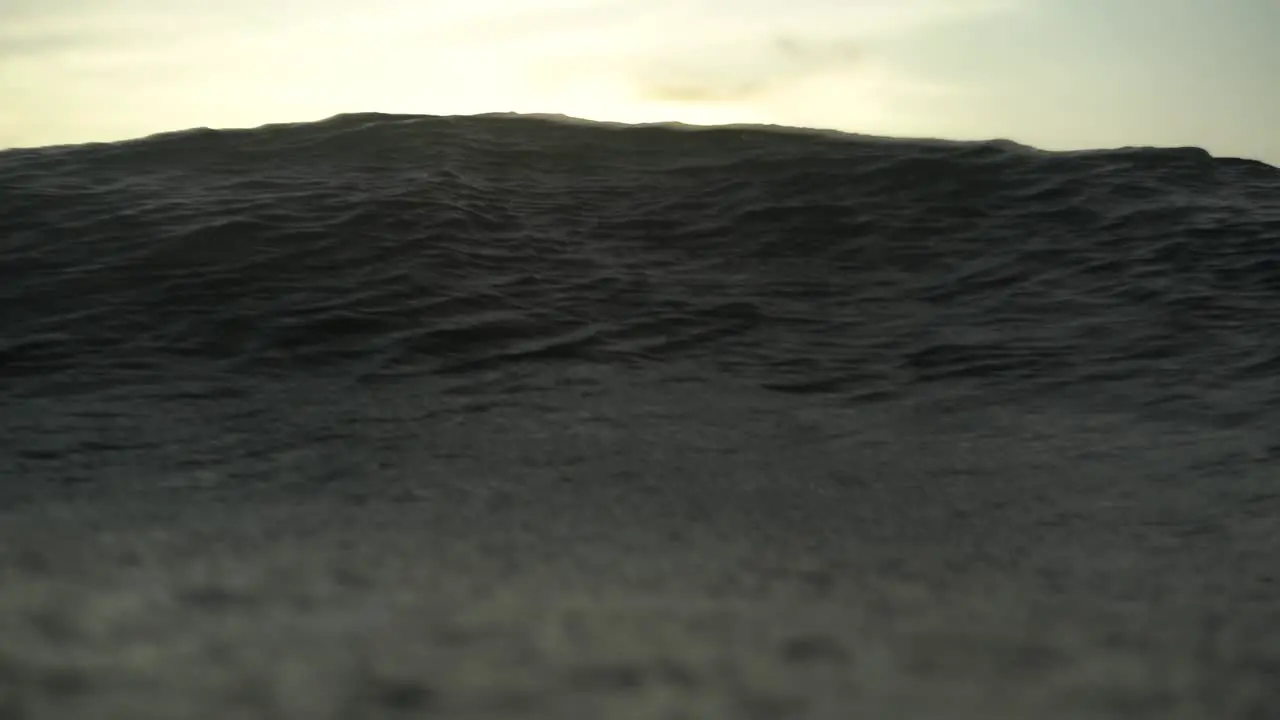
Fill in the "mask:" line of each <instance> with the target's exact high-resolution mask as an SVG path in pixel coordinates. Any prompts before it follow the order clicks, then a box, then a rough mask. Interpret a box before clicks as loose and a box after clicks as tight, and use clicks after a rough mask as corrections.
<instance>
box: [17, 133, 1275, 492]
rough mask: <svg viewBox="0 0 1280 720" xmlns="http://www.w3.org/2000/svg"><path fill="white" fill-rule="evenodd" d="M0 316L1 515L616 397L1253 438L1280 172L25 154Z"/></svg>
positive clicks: (428, 147)
mask: <svg viewBox="0 0 1280 720" xmlns="http://www.w3.org/2000/svg"><path fill="white" fill-rule="evenodd" d="M0 308H2V310H0V313H2V315H0V323H2V327H3V335H2V336H0V367H3V383H4V388H5V394H6V396H7V397H8V398H9V401H8V404H9V406H10V412H8V413H6V415H5V416H6V418H7V419H6V421H5V428H4V430H5V432H4V435H5V440H4V442H5V444H6V445H7V446H8V452H7V453H6V455H7V456H8V457H9V458H10V460H11V462H12V463H14V465H13V466H11V469H12V472H11V473H10V479H9V480H7V482H9V483H13V482H15V480H13V479H12V478H15V477H16V478H26V479H30V478H36V477H42V476H45V474H46V473H45V472H44V470H47V469H48V468H50V467H53V466H56V467H59V468H63V469H62V470H59V472H61V473H63V474H66V473H67V472H68V471H66V470H65V467H64V466H65V465H66V463H68V462H72V461H71V460H69V458H72V457H75V458H79V460H76V461H74V463H73V464H75V465H76V466H77V467H78V466H80V465H81V464H86V467H87V469H86V470H84V471H83V472H80V475H84V476H85V479H90V478H92V477H93V476H94V475H95V474H101V473H102V472H105V470H104V469H103V468H104V466H103V465H102V464H101V463H100V462H99V461H98V460H96V459H93V458H94V454H93V452H92V451H93V450H94V449H95V448H98V449H111V448H117V449H118V448H121V447H142V446H145V445H147V442H146V441H144V440H143V439H140V438H144V437H153V436H155V435H156V434H157V433H161V434H162V435H163V438H162V439H161V440H155V441H154V442H155V444H157V445H164V446H166V447H169V448H170V450H169V452H170V453H173V454H177V455H182V454H183V453H187V455H185V456H184V457H185V459H184V460H183V461H182V464H188V465H190V464H195V465H199V463H200V460H199V458H200V457H202V456H201V455H200V452H197V451H196V450H194V449H192V448H194V446H193V445H191V443H192V442H194V440H192V439H191V438H190V437H188V436H191V437H194V435H192V433H195V435H199V437H202V438H204V440H203V441H202V442H203V445H202V447H205V450H203V451H201V452H204V453H206V454H210V455H212V456H216V457H218V458H219V459H220V461H222V462H225V461H226V460H227V458H228V457H229V456H235V455H236V454H237V453H238V452H243V454H244V455H245V456H246V457H248V456H251V455H252V454H253V451H251V450H250V449H245V448H246V447H249V448H252V447H256V446H255V445H254V442H253V441H254V440H255V438H256V439H257V441H258V444H262V443H263V442H265V441H262V440H261V438H262V437H263V433H262V431H260V430H246V429H245V428H246V427H247V426H246V425H245V424H244V422H243V421H242V420H237V419H236V418H238V417H240V418H243V417H245V416H246V415H245V414H246V413H247V414H249V415H252V414H253V413H254V412H257V415H255V417H257V418H258V422H259V424H260V425H261V426H264V427H265V426H267V425H271V424H270V423H267V421H266V420H263V419H262V418H263V417H265V416H264V415H263V413H268V414H270V413H271V412H276V413H281V412H283V409H284V408H288V409H289V412H288V413H286V415H287V417H288V418H289V420H288V424H289V425H290V426H293V427H298V428H300V427H303V426H306V428H308V429H306V430H296V431H295V432H293V434H292V435H291V436H290V437H291V439H290V440H289V442H288V443H284V444H285V445H290V444H292V445H306V444H307V443H308V442H309V440H308V438H312V439H315V440H316V441H317V442H318V441H319V440H320V439H323V438H326V437H327V438H330V439H333V438H336V437H340V436H341V435H342V433H343V432H344V431H341V430H335V429H334V427H338V426H340V427H345V428H347V430H346V431H345V432H353V431H352V430H351V429H350V428H353V427H355V426H356V425H359V426H360V427H361V428H363V429H362V430H361V432H362V433H363V434H364V437H365V439H366V442H369V443H372V444H374V445H377V443H378V434H379V432H383V430H379V429H378V428H379V427H380V426H378V425H377V424H376V420H375V419H376V418H377V417H383V416H384V415H386V413H388V412H391V411H390V410H388V408H389V407H391V406H392V405H395V404H396V403H409V405H410V406H411V408H410V409H406V406H404V405H403V404H402V405H397V407H398V408H399V409H397V410H395V411H394V414H395V417H396V418H397V421H396V422H395V423H393V425H395V427H397V428H404V427H405V426H406V424H408V425H412V424H413V423H415V422H417V420H418V419H421V417H422V413H427V412H434V413H436V414H438V415H439V416H442V417H451V418H452V419H453V421H456V420H457V418H458V417H460V416H461V415H464V414H466V413H472V412H480V411H486V410H492V409H495V408H497V409H502V408H512V407H519V406H521V403H525V402H526V401H525V400H524V399H523V398H530V397H533V395H531V393H533V394H536V393H539V392H541V393H543V395H540V396H539V397H541V398H543V399H541V400H537V401H529V402H532V403H533V404H532V405H531V406H530V407H533V408H535V409H540V411H541V412H551V407H552V406H555V407H561V408H570V409H572V408H577V407H580V403H581V402H582V398H583V397H586V396H588V395H589V394H590V393H589V391H588V390H586V389H585V388H590V387H599V386H600V385H601V383H602V382H603V381H602V380H601V378H609V380H608V382H610V383H613V386H618V383H623V384H626V383H628V382H630V380H628V379H633V380H634V379H638V378H645V379H646V380H645V382H650V380H652V382H653V383H656V384H655V385H654V386H653V387H658V386H661V387H666V388H672V390H671V392H672V393H673V395H672V397H679V398H688V397H702V402H703V403H712V404H714V402H715V398H717V397H719V398H723V397H725V393H726V392H729V391H726V390H724V389H723V386H725V385H726V384H728V385H729V386H731V387H737V388H742V389H744V390H745V389H747V388H751V389H752V390H751V392H757V391H758V392H759V393H760V395H759V397H762V398H763V397H766V396H768V395H776V396H778V397H782V396H793V397H794V396H804V397H803V398H801V400H800V401H798V402H801V403H802V404H803V405H804V406H807V407H810V408H814V409H815V410H814V411H815V412H816V411H817V409H818V408H822V407H832V408H836V407H839V408H844V409H846V410H847V409H848V408H851V407H853V408H856V407H860V406H870V405H871V404H883V403H892V402H898V401H906V402H916V403H923V404H926V405H928V404H933V403H936V404H937V406H938V407H942V406H944V405H945V406H946V407H974V408H980V407H990V406H992V405H999V406H1017V407H1030V406H1037V407H1039V406H1043V405H1044V404H1045V403H1050V404H1053V403H1058V404H1063V403H1066V404H1069V405H1070V406H1072V407H1079V408H1084V409H1085V410H1087V411H1088V412H1102V413H1127V414H1131V415H1133V416H1135V417H1146V418H1153V419H1170V418H1174V419H1179V418H1180V419H1184V420H1191V421H1194V422H1196V423H1203V424H1206V426H1209V427H1216V428H1233V427H1239V428H1249V429H1251V431H1256V430H1257V429H1258V428H1259V427H1261V426H1262V425H1264V424H1266V423H1274V422H1275V417H1276V415H1277V414H1278V413H1277V411H1278V410H1280V380H1277V377H1278V376H1280V331H1278V330H1277V328H1280V170H1277V169H1276V168H1273V167H1270V166H1267V165H1264V164H1262V163H1258V162H1253V161H1248V160H1242V159H1230V158H1214V157H1211V156H1210V155H1208V154H1207V153H1205V152H1204V151H1202V150H1199V149H1196V148H1171V149H1151V148H1130V149H1120V150H1105V151H1091V152H1070V153H1051V152H1043V151H1039V150H1036V149H1033V148H1028V147H1023V146H1020V145H1017V144H1015V143H1012V142H1006V141H995V142H984V143H958V142H942V141H918V140H892V139H883V138H872V137H863V136H856V135H842V134H835V133H817V132H799V131H787V130H783V129H776V128H775V129H770V128H748V127H729V128H716V129H689V128H681V127H674V126H615V125H605V124H589V123H582V122H568V121H566V120H565V119H557V118H550V117H530V116H502V115H492V116H476V117H462V118H457V117H455V118H442V117H419V116H392V115H378V114H361V115H343V116H338V117H335V118H331V119H329V120H325V121H322V122H315V123H305V124H296V125H277V126H266V127H263V128H258V129H253V130H232V131H212V130H190V131H184V132H177V133H171V134H164V135H157V136H153V137H148V138H144V139H140V140H135V141H129V142H118V143H109V144H89V145H77V146H65V147H50V148H40V149H30V150H10V151H5V152H3V153H0ZM664 383H665V384H664ZM672 383H674V384H672ZM646 387H648V386H646ZM713 387H714V388H720V389H717V390H712V388H713ZM375 388H377V389H376V390H375ZM388 388H393V389H388ZM637 392H641V394H642V395H644V394H645V393H650V396H652V392H653V391H652V390H646V391H637ZM546 393H550V395H548V394H546ZM285 396H288V397H289V398H290V399H288V400H284V399H282V398H283V397H285ZM375 396H376V398H378V399H374V398H375ZM255 398H256V399H255ZM273 398H274V399H273ZM388 398H390V399H388ZM406 398H415V399H414V400H412V401H410V400H407V399H406ZM548 398H552V399H548ZM554 398H559V399H558V400H557V399H554ZM392 400H394V401H395V402H392ZM783 402H786V401H783ZM139 403H141V404H139ZM147 403H152V404H147ZM154 403H167V404H163V405H155V404H154ZM202 403H203V404H202ZM237 403H239V404H237ZM566 403H567V404H566ZM575 403H577V404H575ZM353 404H354V405H353ZM131 407H132V408H134V411H133V413H134V414H133V415H131V414H130V411H129V410H128V409H127V408H131ZM161 407H163V408H166V409H159V408H161ZM215 407H216V408H221V410H218V411H217V412H215V411H214V410H213V409H212V408H215ZM250 407H253V408H257V410H256V411H251V410H250V409H246V408H250ZM789 407H798V405H797V404H796V402H792V404H791V405H790V406H789ZM229 408H230V409H229ZM565 412H573V410H565ZM175 413H176V414H177V415H183V414H190V415H191V416H192V417H193V418H197V419H198V422H197V421H196V420H191V421H184V422H181V423H173V422H168V421H167V420H166V419H165V418H168V417H173V416H174V414H175ZM218 413H221V416H220V417H222V418H223V419H222V420H220V421H218V422H220V423H222V424H221V425H218V424H217V423H214V421H213V420H210V419H209V418H211V417H215V416H219V415H218ZM379 413H381V414H379ZM284 416H285V415H281V417H284ZM138 418H147V420H146V421H145V422H146V423H148V424H147V425H146V428H143V427H142V426H140V425H138V423H140V422H143V421H142V420H139V419H138ZM306 418H310V420H306ZM415 418H416V419H415ZM679 421H680V415H679V413H674V414H673V415H672V416H671V418H670V419H669V423H671V424H676V425H678V423H679ZM282 422H283V421H282ZM211 423H212V424H211ZM281 424H282V423H275V424H274V425H271V426H273V427H279V426H280V425H281ZM196 426H199V428H202V429H198V430H193V429H192V428H193V427H196ZM215 426H216V427H215ZM325 428H328V430H326V429H325ZM389 428H390V426H388V427H387V429H385V432H391V430H390V429H389ZM144 430H145V431H144ZM206 431H207V432H206ZM169 433H180V434H181V433H185V434H184V435H182V436H183V437H188V440H187V441H186V445H182V447H185V448H187V450H181V449H174V447H176V446H175V443H174V442H173V441H170V440H168V439H165V438H169V437H170V435H169ZM202 433H203V434H202ZM237 433H239V434H241V435H246V436H248V437H243V438H241V442H242V444H241V445H239V446H237V445H236V444H235V443H234V442H231V443H230V444H228V442H229V441H227V440H226V438H228V437H232V436H234V435H235V434H237ZM308 433H310V435H308ZM268 434H269V433H268ZM211 438H212V439H211ZM370 438H372V439H370ZM153 439H154V437H153ZM244 443H248V445H244ZM237 447H239V448H240V450H237V449H236V448H237ZM85 458H89V459H87V460H86V459H85ZM135 461H136V458H135ZM175 462H176V461H175ZM50 464H52V465H50ZM72 474H73V475H74V474H76V473H72ZM250 474H252V473H250ZM16 482H22V480H18V481H16Z"/></svg>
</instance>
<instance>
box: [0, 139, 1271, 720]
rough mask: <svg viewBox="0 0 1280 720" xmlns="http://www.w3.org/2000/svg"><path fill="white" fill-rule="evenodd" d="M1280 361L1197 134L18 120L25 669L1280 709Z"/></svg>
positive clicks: (54, 701) (1266, 237)
mask: <svg viewBox="0 0 1280 720" xmlns="http://www.w3.org/2000/svg"><path fill="white" fill-rule="evenodd" d="M1278 377H1280V170H1277V169H1276V168H1272V167H1269V166H1266V165H1263V164H1261V163H1257V162H1252V161H1247V160H1239V159H1226V158H1213V157H1211V156H1209V155H1208V154H1206V153H1205V152H1204V151H1202V150H1198V149H1195V148H1176V149H1121V150H1107V151H1096V152H1075V153H1048V152H1041V151H1038V150H1035V149H1032V148H1027V147H1022V146H1019V145H1017V144H1014V143H1011V142H1003V141H998V142H988V143H954V142H941V141H927V142H926V141H907V140H888V139H878V138H869V137H859V136H850V135H838V134H833V133H816V132H808V133H805V132H799V131H785V130H779V129H762V128H718V129H698V130H694V129H688V128H679V127H655V126H649V127H636V126H614V125H597V124H586V123H580V122H569V121H567V120H565V119H555V118H533V117H515V116H479V117H469V118H439V117H404V116H386V115H346V116H339V117H335V118H332V119H329V120H326V121H323V122H317V123H310V124H301V125H288V126H273V127H264V128H259V129H256V130H237V131H216V132H215V131H210V130H193V131H186V132H179V133H173V134H167V135H160V136H154V137H150V138H145V139H141V140H136V141H131V142H121V143H112V144H99V145H81V146H71V147H53V148H41V149H33V150H11V151H6V152H2V153H0V716H4V717H10V716H13V717H19V716H21V717H33V718H34V717H37V716H38V717H74V718H81V717H99V716H100V717H113V718H114V717H121V718H152V717H154V718H166V719H167V718H174V717H192V718H195V717H210V718H213V717H216V718H226V717H264V718H265V717H271V718H281V717H306V718H321V717H324V718H329V717H333V718H337V717H343V718H348V717H390V716H391V715H395V716H396V717H408V716H409V714H410V713H414V712H418V711H422V712H426V711H428V710H429V711H430V712H431V713H432V716H433V717H434V716H436V715H439V716H440V717H451V718H470V717H484V718H493V717H520V718H531V717H539V718H540V717H548V718H564V717H614V716H617V717H622V716H626V717H686V716H687V717H698V718H703V717H706V718H720V717H724V718H743V717H752V718H784V717H785V718H846V717H849V716H850V714H851V712H852V714H854V715H859V716H863V715H865V716H867V717H895V718H941V717H946V718H969V717H973V718H979V717H980V718H991V717H1017V718H1025V717H1064V718H1072V719H1076V718H1117V719H1118V718H1125V720H1129V719H1130V718H1135V717H1137V718H1161V719H1163V718H1173V717H1179V718H1197V719H1199V718H1206V719H1208V718H1215V719H1216V718H1226V717H1232V718H1237V717H1238V718H1246V717H1247V718H1273V717H1277V716H1280V715H1278V712H1280V711H1278V710H1277V709H1278V708H1280V695H1277V692H1276V690H1275V687H1276V685H1275V678H1276V673H1277V668H1280V609H1278V608H1280V600H1278V597H1280V593H1278V592H1277V590H1278V589H1280V575H1277V572H1276V562H1275V558H1276V557H1277V553H1280V540H1278V539H1280V487H1278V486H1277V484H1276V479H1277V477H1280V475H1278V474H1277V473H1276V466H1277V463H1280V439H1278V438H1277V435H1276V432H1275V428H1277V427H1280V417H1278V416H1280V380H1278V379H1277V378H1278ZM815 633H816V634H815ZM361 648H364V649H363V650H362V649H361ZM646 658H648V659H646ZM384 665H385V666H386V667H387V668H390V669H391V670H394V671H395V673H396V674H394V675H388V676H387V677H388V678H391V679H386V678H383V679H381V680H380V679H379V678H382V677H383V676H382V675H379V674H378V673H380V672H382V670H379V668H381V667H383V666H384ZM375 671H377V672H375ZM396 678H399V679H398V680H397V679H396ZM578 700H584V701H587V702H588V705H587V706H582V707H579V706H577V705H574V704H573V703H575V702H577V701H578ZM595 702H599V703H604V704H601V705H598V706H595V705H590V703H595ZM613 707H616V708H617V710H616V712H610V711H609V709H610V708H613ZM6 709H10V710H12V712H10V713H8V714H6V713H5V710H6ZM42 709H43V710H42ZM681 709H686V710H688V712H687V713H685V714H680V712H679V711H680V710H681ZM45 710H47V711H48V713H46V714H41V713H42V712H44V711H45ZM63 710H65V712H62V713H61V714H59V712H60V711H63ZM859 711H861V712H859ZM15 713H16V714H15ZM397 713H399V714H397ZM415 716H416V715H415Z"/></svg>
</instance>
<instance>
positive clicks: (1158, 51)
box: [0, 0, 1280, 165]
mask: <svg viewBox="0 0 1280 720" xmlns="http://www.w3.org/2000/svg"><path fill="white" fill-rule="evenodd" d="M1277 28H1280V2H1277V0H466V2H461V1H459V0H220V2H217V3H212V2H193V1H191V0H0V148H3V147H29V146H40V145H52V144H63V143H76V142H87V141H103V140H118V139H125V138H130V137H138V136H141V135H147V134H151V133H155V132H162V131H168V130H178V129H185V128H191V127H215V128H220V127H253V126H257V125H261V124H264V123H273V122H300V121H307V120H319V119H322V118H325V117H329V116H332V115H335V114H338V113H344V112H373V111H377V112H392V113H424V114H433V115H452V114H471V113H481V112H535V113H561V114H565V115H572V116H576V117H583V118H588V119H594V120H614V121H621V122H654V121H681V122H688V123H697V124H717V123H735V122H748V123H774V124H781V125H797V126H804V127H819V128H832V129H839V130H846V131H850V132H859V133H867V134H873V135H891V136H898V137H938V138H952V139H990V138H1007V139H1011V140H1015V141H1017V142H1021V143H1024V144H1029V145H1034V146H1037V147H1041V148H1045V149H1053V150H1066V149H1085V148H1103V147H1118V146H1125V145H1157V146H1184V145H1195V146H1200V147H1204V148H1206V149H1208V150H1209V151H1210V152H1212V153H1214V154H1216V155H1226V156H1236V157H1248V158H1253V159H1260V160H1264V161H1266V162H1269V163H1272V164H1275V165H1280V81H1277V79H1276V78H1277V76H1280V42H1277V41H1276V35H1275V33H1276V29H1277Z"/></svg>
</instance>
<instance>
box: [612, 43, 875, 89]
mask: <svg viewBox="0 0 1280 720" xmlns="http://www.w3.org/2000/svg"><path fill="white" fill-rule="evenodd" d="M763 45H764V46H763V47H761V48H760V49H759V50H757V51H756V52H755V53H751V54H750V55H753V56H754V57H744V58H742V59H741V61H740V62H738V63H737V64H736V65H735V66H733V67H730V68H718V69H708V68H705V67H704V68H697V67H696V66H694V65H693V63H690V65H688V66H685V67H679V66H670V67H666V68H663V69H661V70H656V69H651V70H648V71H642V72H640V73H638V74H637V77H636V79H635V83H636V85H637V89H638V91H639V93H640V95H641V97H643V98H645V99H649V100H657V101H661V102H741V101H747V100H751V99H753V98H757V97H760V96H762V95H765V94H767V93H768V92H769V91H770V90H772V89H774V88H776V87H778V86H781V85H785V84H788V83H792V82H795V81H796V80H798V79H801V78H805V77H810V76H813V75H817V74H823V73H830V72H835V71H844V72H848V71H851V70H853V69H855V68H856V67H857V66H858V64H859V63H860V61H861V59H862V57H863V53H864V51H863V49H862V47H861V45H860V43H859V42H858V41H857V40H856V39H852V38H838V39H834V40H831V39H825V38H814V37H798V36H778V37H775V38H773V40H772V42H767V43H764V44H763Z"/></svg>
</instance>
